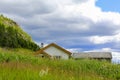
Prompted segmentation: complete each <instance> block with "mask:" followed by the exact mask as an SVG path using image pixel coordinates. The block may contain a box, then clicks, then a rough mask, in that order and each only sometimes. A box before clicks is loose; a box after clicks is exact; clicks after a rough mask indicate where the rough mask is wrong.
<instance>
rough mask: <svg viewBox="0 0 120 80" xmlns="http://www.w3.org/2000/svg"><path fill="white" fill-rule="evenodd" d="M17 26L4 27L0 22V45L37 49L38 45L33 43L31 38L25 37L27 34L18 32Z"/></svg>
mask: <svg viewBox="0 0 120 80" xmlns="http://www.w3.org/2000/svg"><path fill="white" fill-rule="evenodd" d="M18 29H19V28H15V27H13V26H8V27H6V26H5V25H4V24H2V23H0V46H1V47H9V48H27V49H31V50H34V51H36V50H38V49H39V46H38V45H37V44H36V43H34V42H33V41H32V40H30V39H31V38H26V37H28V36H29V35H26V34H25V33H19V31H18Z"/></svg>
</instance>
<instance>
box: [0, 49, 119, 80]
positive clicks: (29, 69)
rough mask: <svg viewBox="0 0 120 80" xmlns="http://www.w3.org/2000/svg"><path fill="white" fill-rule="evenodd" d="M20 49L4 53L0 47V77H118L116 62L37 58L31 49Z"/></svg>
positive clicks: (36, 79) (28, 79)
mask: <svg viewBox="0 0 120 80" xmlns="http://www.w3.org/2000/svg"><path fill="white" fill-rule="evenodd" d="M21 50H22V51H20V49H18V50H12V51H11V50H8V51H7V52H6V51H4V50H0V80H119V79H120V65H116V64H111V63H109V62H106V61H102V62H100V61H96V60H87V59H85V60H49V59H41V58H39V57H35V56H34V55H32V53H33V52H31V51H27V50H24V49H21ZM20 52H21V53H20ZM26 52H27V53H29V52H30V54H29V55H28V54H26Z"/></svg>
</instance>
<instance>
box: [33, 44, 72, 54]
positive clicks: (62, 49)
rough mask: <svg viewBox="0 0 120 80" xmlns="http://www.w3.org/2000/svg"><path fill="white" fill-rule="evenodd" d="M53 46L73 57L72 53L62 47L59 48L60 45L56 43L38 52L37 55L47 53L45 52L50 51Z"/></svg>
mask: <svg viewBox="0 0 120 80" xmlns="http://www.w3.org/2000/svg"><path fill="white" fill-rule="evenodd" d="M51 46H53V47H55V48H57V49H59V50H61V51H63V52H65V53H66V54H68V55H71V54H72V53H71V52H69V51H67V50H66V49H64V48H62V47H60V46H58V45H57V44H55V43H51V44H49V45H47V46H46V47H44V48H42V49H40V50H38V51H37V52H36V53H35V54H41V53H46V52H45V51H44V50H46V49H48V48H49V47H51ZM46 54H47V53H46ZM48 55H49V54H48ZM49 56H50V55H49Z"/></svg>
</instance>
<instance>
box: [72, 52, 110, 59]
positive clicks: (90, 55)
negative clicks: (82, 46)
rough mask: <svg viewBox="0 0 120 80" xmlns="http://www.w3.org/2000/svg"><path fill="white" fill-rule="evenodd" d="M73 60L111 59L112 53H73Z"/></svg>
mask: <svg viewBox="0 0 120 80" xmlns="http://www.w3.org/2000/svg"><path fill="white" fill-rule="evenodd" d="M72 56H73V58H111V59H112V54H111V52H81V53H73V55H72Z"/></svg>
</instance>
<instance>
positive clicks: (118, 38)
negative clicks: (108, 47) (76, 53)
mask: <svg viewBox="0 0 120 80" xmlns="http://www.w3.org/2000/svg"><path fill="white" fill-rule="evenodd" d="M90 41H91V42H93V43H94V44H105V43H109V42H116V43H119V42H120V33H118V34H115V35H111V36H92V37H90Z"/></svg>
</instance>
